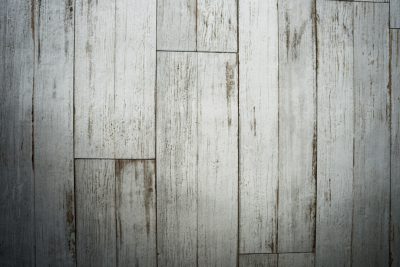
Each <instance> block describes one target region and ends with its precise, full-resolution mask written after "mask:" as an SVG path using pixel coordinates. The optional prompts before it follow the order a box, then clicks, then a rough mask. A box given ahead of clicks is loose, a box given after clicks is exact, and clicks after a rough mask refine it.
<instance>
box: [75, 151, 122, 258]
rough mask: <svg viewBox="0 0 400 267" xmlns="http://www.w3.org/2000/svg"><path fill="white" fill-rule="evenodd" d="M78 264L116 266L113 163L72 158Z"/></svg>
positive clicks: (110, 161)
mask: <svg viewBox="0 0 400 267" xmlns="http://www.w3.org/2000/svg"><path fill="white" fill-rule="evenodd" d="M75 175H76V176H75V181H76V216H77V220H76V223H77V225H76V226H77V244H76V245H77V265H78V266H116V218H115V163H114V161H113V160H98V159H96V160H75Z"/></svg>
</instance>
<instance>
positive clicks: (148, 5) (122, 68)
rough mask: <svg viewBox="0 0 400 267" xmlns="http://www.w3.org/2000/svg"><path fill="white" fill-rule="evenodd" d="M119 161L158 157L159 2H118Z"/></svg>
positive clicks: (117, 116)
mask: <svg viewBox="0 0 400 267" xmlns="http://www.w3.org/2000/svg"><path fill="white" fill-rule="evenodd" d="M115 34H116V37H115V38H116V40H115V42H116V44H115V49H116V51H115V53H116V58H115V92H114V93H115V106H114V108H115V111H114V114H115V118H114V131H115V137H114V138H115V140H114V142H115V152H114V153H115V157H116V158H134V159H143V158H145V159H146V158H154V157H155V118H154V117H155V114H154V113H155V110H154V98H155V92H154V91H155V77H156V0H139V1H137V0H118V1H116V33H115Z"/></svg>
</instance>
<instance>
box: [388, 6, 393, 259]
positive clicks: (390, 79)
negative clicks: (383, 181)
mask: <svg viewBox="0 0 400 267" xmlns="http://www.w3.org/2000/svg"><path fill="white" fill-rule="evenodd" d="M389 18H390V5H389ZM392 42H393V31H392V30H390V19H389V84H388V91H389V92H388V93H389V138H390V140H389V228H388V229H389V231H388V232H389V233H388V234H389V238H388V241H389V261H388V262H389V266H392V263H393V254H392V242H391V238H392V235H391V233H392V231H391V229H392V105H393V103H392V48H393V47H392V46H393V44H392Z"/></svg>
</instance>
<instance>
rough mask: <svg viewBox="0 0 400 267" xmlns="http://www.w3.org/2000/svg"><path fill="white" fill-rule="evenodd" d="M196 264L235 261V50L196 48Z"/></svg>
mask: <svg viewBox="0 0 400 267" xmlns="http://www.w3.org/2000/svg"><path fill="white" fill-rule="evenodd" d="M197 89H198V111H197V114H198V127H199V128H198V132H197V135H198V154H197V155H198V167H197V172H198V180H197V184H198V195H197V199H198V237H197V238H198V265H199V266H236V261H237V256H236V253H237V233H238V224H237V223H238V146H237V144H238V143H237V142H238V108H237V107H238V87H237V63H236V55H235V54H223V53H219V54H213V53H200V54H198V88H197Z"/></svg>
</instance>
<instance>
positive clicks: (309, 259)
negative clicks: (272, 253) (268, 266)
mask: <svg viewBox="0 0 400 267" xmlns="http://www.w3.org/2000/svg"><path fill="white" fill-rule="evenodd" d="M278 266H279V267H292V266H296V267H314V266H315V263H314V254H312V253H285V254H279V256H278Z"/></svg>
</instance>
